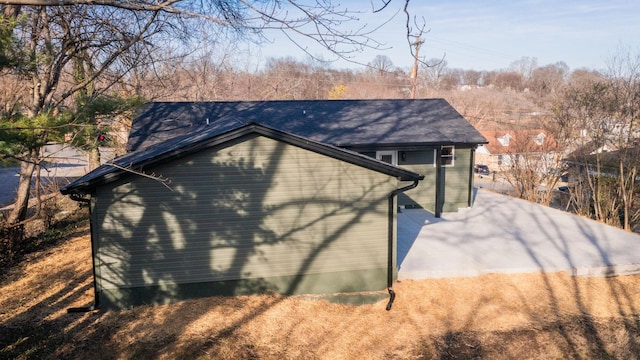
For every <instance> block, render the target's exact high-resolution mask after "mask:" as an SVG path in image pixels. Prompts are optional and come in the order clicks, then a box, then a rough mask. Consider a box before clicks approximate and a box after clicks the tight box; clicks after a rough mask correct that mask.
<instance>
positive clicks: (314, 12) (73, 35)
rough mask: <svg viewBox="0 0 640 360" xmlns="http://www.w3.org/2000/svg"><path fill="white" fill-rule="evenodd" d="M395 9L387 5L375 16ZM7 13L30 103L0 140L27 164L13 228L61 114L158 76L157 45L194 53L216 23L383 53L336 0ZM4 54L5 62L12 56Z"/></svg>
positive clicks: (248, 32)
mask: <svg viewBox="0 0 640 360" xmlns="http://www.w3.org/2000/svg"><path fill="white" fill-rule="evenodd" d="M388 4H389V1H382V2H381V3H380V4H379V6H374V11H375V12H380V11H382V10H383V9H384V8H386V6H387V5H388ZM0 12H1V13H2V14H4V18H3V19H4V20H3V22H2V23H0V32H1V33H2V36H3V38H10V39H14V40H15V44H16V47H15V49H17V50H18V51H17V52H15V54H14V53H12V54H11V58H10V59H9V58H7V59H6V60H7V61H4V60H3V66H4V65H5V64H6V65H9V66H10V67H11V70H10V71H9V74H8V73H7V72H5V73H3V75H7V74H8V75H12V76H13V75H14V74H17V76H19V79H21V81H24V82H25V83H28V84H29V85H28V94H27V95H28V96H25V97H23V98H20V99H17V100H13V105H12V104H5V106H4V108H5V109H6V108H11V109H18V110H16V112H15V114H14V116H13V117H10V118H3V119H2V122H3V124H1V125H3V126H2V127H3V128H4V129H9V128H10V129H12V131H11V134H8V135H7V132H6V131H3V132H2V133H3V136H4V139H2V140H3V141H4V142H5V143H6V140H9V141H10V142H11V143H12V144H13V145H12V147H11V148H9V149H2V154H3V156H12V157H15V158H17V159H19V160H20V161H21V164H22V165H21V171H20V182H19V187H18V192H17V197H16V202H15V206H14V210H13V211H12V212H11V213H10V215H9V217H8V222H9V223H10V224H13V225H16V224H20V223H22V222H23V221H24V220H25V219H26V209H27V206H28V200H29V189H30V186H31V178H32V176H33V173H34V170H35V169H36V167H37V166H39V163H40V160H41V159H40V158H39V153H40V151H39V149H40V147H41V146H42V145H43V144H46V143H47V141H48V140H49V139H50V138H52V137H54V136H60V135H61V134H59V133H60V131H59V130H62V129H63V127H62V126H61V125H62V124H61V123H60V122H64V121H65V119H63V118H61V117H60V116H59V114H61V112H60V110H61V109H65V108H72V107H73V105H74V104H73V103H74V101H75V100H77V99H78V98H86V99H91V98H92V97H94V96H95V95H97V94H100V93H101V92H102V91H105V90H106V89H109V88H110V87H111V86H112V85H113V84H116V83H118V82H119V81H122V79H124V78H125V76H127V75H128V74H129V73H130V72H131V71H133V70H134V69H138V68H139V67H140V66H141V65H142V64H146V65H147V66H148V68H149V69H150V70H151V71H155V70H157V66H158V65H157V64H159V62H157V60H159V59H157V58H155V57H154V55H156V53H155V51H154V47H155V44H169V43H176V39H177V40H179V41H182V42H183V44H185V45H189V41H190V40H191V39H193V36H195V35H197V34H198V33H201V32H200V31H199V30H202V29H204V28H210V27H211V26H212V25H213V26H214V27H217V28H218V29H220V32H219V33H218V34H221V35H220V36H222V35H226V36H239V37H254V38H255V37H257V39H265V38H264V36H263V35H264V32H265V31H267V30H275V31H281V32H283V33H284V34H285V35H286V36H288V37H289V38H290V39H291V40H292V41H293V42H294V44H296V45H297V46H298V47H300V48H301V49H303V50H305V51H306V50H307V48H306V47H305V46H304V44H303V42H304V41H307V40H311V41H314V42H316V43H318V44H320V45H321V46H323V47H325V48H326V49H328V50H329V51H331V52H332V53H333V54H335V55H336V56H338V57H341V58H345V59H350V57H351V56H352V54H353V52H355V51H358V50H360V49H362V48H365V47H373V48H377V47H379V46H380V44H379V43H378V42H376V41H375V39H373V38H372V37H371V36H370V35H371V34H372V31H374V30H375V29H371V28H368V27H366V26H364V27H361V28H358V29H357V30H350V29H349V28H346V27H344V25H345V24H347V23H352V22H356V21H357V14H359V13H360V12H358V11H349V10H347V9H343V8H342V7H341V6H340V5H338V4H334V3H331V1H322V2H316V3H315V4H314V5H312V6H308V5H305V4H301V3H299V2H297V1H287V2H284V1H278V0H273V1H243V0H237V1H234V0H232V1H211V2H207V1H205V2H196V3H194V2H191V1H184V0H176V1H168V2H162V3H157V2H153V1H145V0H142V1H136V2H122V1H111V0H106V1H100V2H98V3H96V2H95V1H93V0H62V1H57V0H56V1H50V0H1V1H0ZM7 19H8V20H7ZM5 20H7V21H5ZM3 43H4V42H3ZM0 50H1V51H2V53H1V54H2V56H3V57H7V55H8V54H9V53H10V51H9V50H11V52H13V50H14V48H13V47H12V48H11V49H9V48H7V47H4V46H3V47H2V48H0ZM66 120H68V119H66ZM18 123H19V124H20V125H19V126H16V124H18ZM76 125H78V126H84V125H83V124H76ZM54 130H55V131H54ZM20 132H21V133H20ZM56 132H58V134H57V135H56ZM18 133H20V134H18ZM27 140H28V141H27ZM3 141H0V143H2V142H3ZM18 235H20V236H21V233H20V234H18Z"/></svg>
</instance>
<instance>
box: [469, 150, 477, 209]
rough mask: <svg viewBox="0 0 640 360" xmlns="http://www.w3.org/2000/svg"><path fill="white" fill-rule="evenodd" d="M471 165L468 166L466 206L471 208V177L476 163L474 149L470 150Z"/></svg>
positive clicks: (472, 184)
mask: <svg viewBox="0 0 640 360" xmlns="http://www.w3.org/2000/svg"><path fill="white" fill-rule="evenodd" d="M470 158H471V163H470V164H469V194H468V198H467V206H468V207H472V206H473V189H474V185H475V184H474V177H473V172H474V170H473V166H474V164H475V162H476V149H475V148H472V149H471V156H470Z"/></svg>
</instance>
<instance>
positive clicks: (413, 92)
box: [411, 37, 424, 99]
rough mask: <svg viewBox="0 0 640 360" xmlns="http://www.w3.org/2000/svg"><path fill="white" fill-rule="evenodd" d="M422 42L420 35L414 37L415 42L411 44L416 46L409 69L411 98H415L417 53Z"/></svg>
mask: <svg viewBox="0 0 640 360" xmlns="http://www.w3.org/2000/svg"><path fill="white" fill-rule="evenodd" d="M422 44H424V40H422V39H421V38H420V37H418V38H417V39H416V42H414V43H413V44H411V45H412V46H415V47H416V52H415V54H414V55H413V68H412V69H411V80H412V81H411V98H412V99H415V98H416V89H417V87H418V65H419V63H418V54H419V53H420V45H422Z"/></svg>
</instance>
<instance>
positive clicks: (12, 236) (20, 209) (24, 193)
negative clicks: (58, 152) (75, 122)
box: [7, 149, 38, 249]
mask: <svg viewBox="0 0 640 360" xmlns="http://www.w3.org/2000/svg"><path fill="white" fill-rule="evenodd" d="M37 159H38V149H31V150H29V153H28V155H27V158H26V159H25V161H22V162H21V163H20V180H19V181H18V190H17V192H16V200H15V202H14V204H13V209H12V210H11V212H10V213H9V216H8V217H7V224H8V225H9V244H10V248H11V249H15V246H16V245H17V243H18V242H19V241H21V240H22V238H23V235H24V226H23V224H21V223H22V222H23V221H24V220H26V218H27V210H29V195H30V193H31V179H32V177H33V171H34V170H35V168H36V161H37Z"/></svg>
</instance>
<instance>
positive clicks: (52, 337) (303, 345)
mask: <svg viewBox="0 0 640 360" xmlns="http://www.w3.org/2000/svg"><path fill="white" fill-rule="evenodd" d="M90 251H91V250H90V246H89V235H88V228H81V229H79V233H77V234H76V235H75V236H72V237H69V238H68V239H66V240H61V241H59V243H58V245H55V246H52V247H49V248H46V249H43V250H40V251H38V252H36V253H32V254H30V255H29V256H28V257H27V258H26V259H25V260H24V261H22V262H21V263H20V264H19V265H17V266H15V267H13V268H11V269H9V270H8V271H6V272H5V273H4V274H3V275H2V279H1V280H0V358H16V359H30V358H48V359H60V358H66V359H69V358H70V359H81V358H82V359H84V358H96V359H119V358H127V359H128V358H158V359H175V358H182V359H185V358H186V359H188V358H216V359H239V358H261V359H275V358H277V359H281V358H305V359H312V358H318V359H336V358H341V359H362V358H368V359H381V358H397V359H415V358H420V359H429V358H439V359H473V358H487V359H489V358H490V359H512V358H520V359H524V358H526V359H535V358H545V359H547V358H619V359H634V358H638V354H640V276H637V275H636V276H621V277H610V278H602V277H591V278H579V277H571V276H568V275H567V274H565V273H533V274H515V275H497V274H487V275H482V276H478V277H467V278H450V279H438V280H419V281H417V280H403V281H401V282H397V283H396V284H395V285H394V289H395V291H396V293H397V294H398V297H397V299H396V301H395V303H394V306H393V309H392V310H391V311H385V305H386V300H383V301H380V302H377V303H374V304H370V305H360V306H354V305H344V304H336V303H329V302H327V301H325V300H318V299H313V298H311V297H305V296H294V297H285V296H280V295H260V296H240V297H214V298H205V299H199V300H191V301H185V302H181V303H177V304H173V305H165V306H157V307H137V308H132V309H129V310H124V311H117V312H116V311H106V312H103V311H94V312H88V313H72V314H69V313H67V312H66V309H67V308H69V307H81V306H88V305H91V303H92V300H93V292H92V291H93V289H92V282H91V279H92V275H91V260H90V259H91V258H90Z"/></svg>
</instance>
